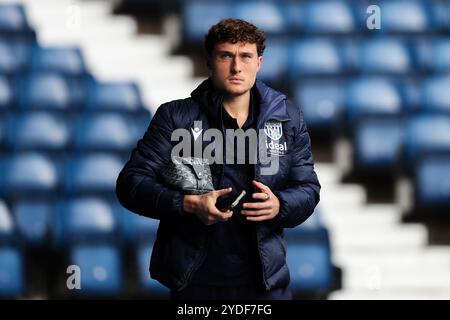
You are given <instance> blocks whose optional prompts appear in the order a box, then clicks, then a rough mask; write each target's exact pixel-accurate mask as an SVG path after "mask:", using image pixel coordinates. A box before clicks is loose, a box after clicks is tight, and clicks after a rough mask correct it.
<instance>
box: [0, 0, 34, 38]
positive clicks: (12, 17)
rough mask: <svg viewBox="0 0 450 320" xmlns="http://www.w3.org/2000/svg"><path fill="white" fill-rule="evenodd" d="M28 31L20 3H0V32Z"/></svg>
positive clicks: (28, 26)
mask: <svg viewBox="0 0 450 320" xmlns="http://www.w3.org/2000/svg"><path fill="white" fill-rule="evenodd" d="M29 31H30V25H29V24H28V21H27V17H26V15H25V10H24V8H23V6H22V5H17V4H1V5H0V34H6V33H27V32H29Z"/></svg>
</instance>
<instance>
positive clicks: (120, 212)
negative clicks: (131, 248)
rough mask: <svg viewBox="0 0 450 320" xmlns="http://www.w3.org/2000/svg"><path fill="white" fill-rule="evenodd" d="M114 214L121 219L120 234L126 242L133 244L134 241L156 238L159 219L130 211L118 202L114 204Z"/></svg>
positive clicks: (148, 240)
mask: <svg viewBox="0 0 450 320" xmlns="http://www.w3.org/2000/svg"><path fill="white" fill-rule="evenodd" d="M115 211H116V212H117V213H116V216H117V217H118V219H119V221H121V227H122V234H123V237H124V239H125V241H126V243H128V244H131V245H134V244H136V243H148V242H153V241H154V240H155V239H156V231H157V230H158V225H159V220H155V219H151V218H148V217H145V216H141V215H138V214H136V213H133V212H130V211H128V210H127V209H125V208H124V207H122V206H121V205H120V204H119V203H117V204H116V206H115Z"/></svg>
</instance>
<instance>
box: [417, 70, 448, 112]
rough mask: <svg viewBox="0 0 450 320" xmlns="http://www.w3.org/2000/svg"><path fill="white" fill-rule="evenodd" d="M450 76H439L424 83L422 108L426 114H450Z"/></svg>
mask: <svg viewBox="0 0 450 320" xmlns="http://www.w3.org/2000/svg"><path fill="white" fill-rule="evenodd" d="M448 88H450V76H437V77H433V78H429V79H427V80H426V81H424V82H423V89H422V106H423V111H424V112H429V113H449V112H450V90H448Z"/></svg>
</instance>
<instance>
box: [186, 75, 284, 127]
mask: <svg viewBox="0 0 450 320" xmlns="http://www.w3.org/2000/svg"><path fill="white" fill-rule="evenodd" d="M251 90H252V91H253V94H257V95H258V99H257V100H258V101H259V102H260V106H259V115H258V121H257V127H258V128H261V127H263V125H264V122H266V121H268V120H277V121H287V120H290V118H289V115H288V113H287V106H286V96H285V95H284V94H282V93H281V92H278V91H276V90H274V89H272V88H270V87H269V86H267V85H266V84H264V83H263V82H262V81H259V80H256V82H255V85H254V86H253V87H252V89H251ZM191 97H192V98H193V99H194V100H195V101H196V102H197V103H198V104H199V106H200V109H201V110H202V111H203V112H204V113H206V114H207V116H208V118H209V119H211V120H212V121H213V122H215V123H216V125H219V124H221V122H222V121H221V114H222V108H223V100H224V93H223V92H221V91H219V90H217V89H216V88H215V87H214V85H213V83H212V80H211V78H208V79H206V80H205V81H203V82H202V83H201V84H200V85H199V86H198V87H197V88H196V89H195V90H194V91H192V93H191ZM219 127H220V126H219Z"/></svg>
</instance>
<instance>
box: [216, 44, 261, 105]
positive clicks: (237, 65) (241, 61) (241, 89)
mask: <svg viewBox="0 0 450 320" xmlns="http://www.w3.org/2000/svg"><path fill="white" fill-rule="evenodd" d="M261 63H262V57H259V56H258V52H257V48H256V43H246V42H237V43H230V42H225V43H218V44H216V46H215V47H214V50H213V52H212V54H211V57H210V60H209V66H210V68H211V71H212V81H213V83H214V86H215V87H216V88H218V89H220V90H223V91H225V92H226V93H228V94H230V95H232V96H239V95H242V94H244V93H246V92H247V91H248V90H250V89H251V87H253V85H254V83H255V80H256V74H257V72H258V71H259V68H260V67H261Z"/></svg>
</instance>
